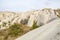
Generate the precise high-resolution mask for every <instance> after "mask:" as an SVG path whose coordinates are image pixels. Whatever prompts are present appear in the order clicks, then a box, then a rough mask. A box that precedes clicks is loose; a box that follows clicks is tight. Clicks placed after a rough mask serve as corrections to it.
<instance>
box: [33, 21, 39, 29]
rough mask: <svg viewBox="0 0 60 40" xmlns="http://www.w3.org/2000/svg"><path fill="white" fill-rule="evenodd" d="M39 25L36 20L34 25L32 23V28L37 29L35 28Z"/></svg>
mask: <svg viewBox="0 0 60 40" xmlns="http://www.w3.org/2000/svg"><path fill="white" fill-rule="evenodd" d="M37 27H38V26H37V22H35V21H34V23H33V25H32V29H35V28H37Z"/></svg>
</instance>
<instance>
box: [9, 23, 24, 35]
mask: <svg viewBox="0 0 60 40" xmlns="http://www.w3.org/2000/svg"><path fill="white" fill-rule="evenodd" d="M20 32H23V30H22V29H21V28H20V25H18V24H14V25H11V26H10V28H9V35H11V36H18V35H19V33H20Z"/></svg>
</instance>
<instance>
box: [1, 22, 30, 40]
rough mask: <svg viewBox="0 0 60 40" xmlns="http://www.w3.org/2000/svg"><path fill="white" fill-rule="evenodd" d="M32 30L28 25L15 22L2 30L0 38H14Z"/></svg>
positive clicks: (5, 39)
mask: <svg viewBox="0 0 60 40" xmlns="http://www.w3.org/2000/svg"><path fill="white" fill-rule="evenodd" d="M29 30H30V28H28V27H27V26H24V25H22V24H16V23H15V24H13V25H11V26H10V27H9V28H8V29H5V30H0V37H2V38H0V39H3V40H10V39H11V40H14V39H15V38H17V37H18V36H22V35H23V34H25V33H27V32H28V31H29Z"/></svg>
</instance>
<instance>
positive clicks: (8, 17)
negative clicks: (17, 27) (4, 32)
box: [0, 8, 60, 29]
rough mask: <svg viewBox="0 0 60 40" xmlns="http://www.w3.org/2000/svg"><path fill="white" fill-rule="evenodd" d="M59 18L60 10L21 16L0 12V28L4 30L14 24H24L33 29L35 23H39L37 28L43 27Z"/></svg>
mask: <svg viewBox="0 0 60 40" xmlns="http://www.w3.org/2000/svg"><path fill="white" fill-rule="evenodd" d="M58 17H60V10H55V9H47V8H45V9H41V10H32V11H27V12H22V13H20V14H19V13H15V12H7V11H6V12H0V27H1V29H2V27H8V26H9V25H12V24H14V23H18V24H20V23H22V24H24V25H27V26H29V27H32V25H33V24H34V21H35V22H37V26H41V25H44V24H47V23H49V22H51V21H52V20H54V19H56V18H58ZM3 25H4V26H3Z"/></svg>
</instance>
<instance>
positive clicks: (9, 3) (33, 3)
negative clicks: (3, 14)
mask: <svg viewBox="0 0 60 40" xmlns="http://www.w3.org/2000/svg"><path fill="white" fill-rule="evenodd" d="M41 8H54V9H55V8H60V0H0V11H27V10H34V9H35V10H36V9H41Z"/></svg>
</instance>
